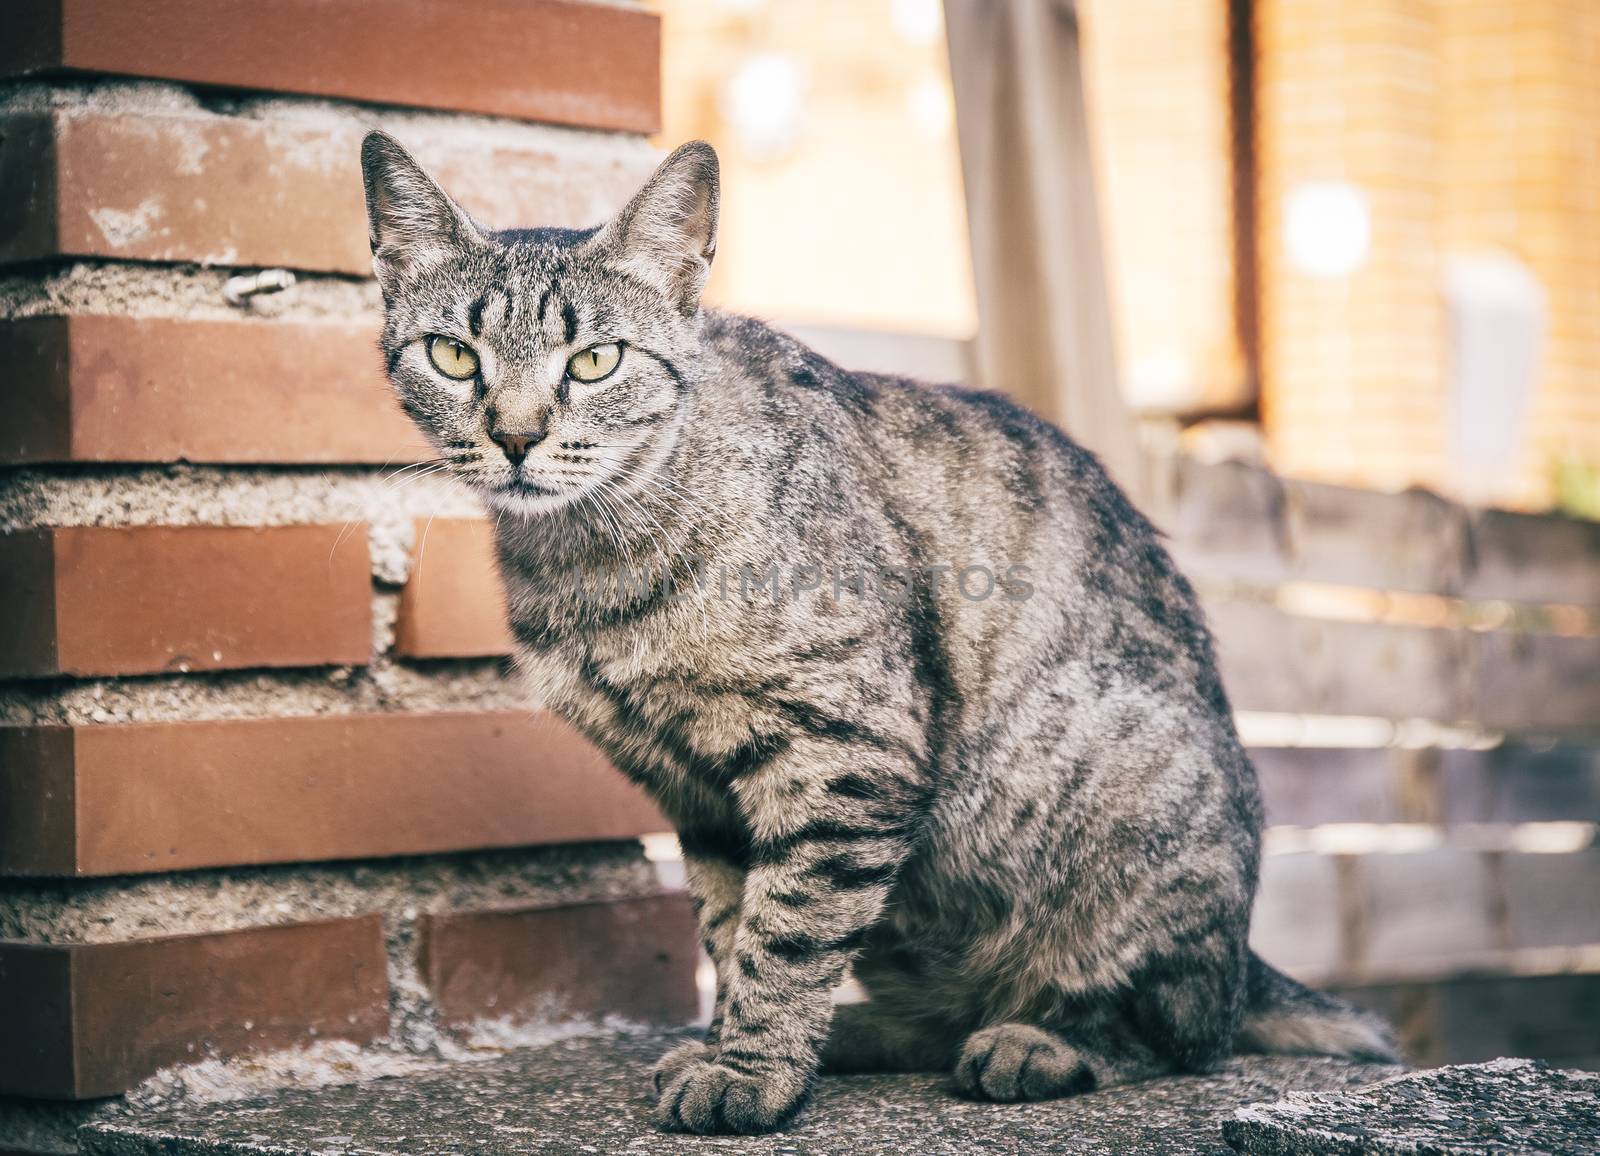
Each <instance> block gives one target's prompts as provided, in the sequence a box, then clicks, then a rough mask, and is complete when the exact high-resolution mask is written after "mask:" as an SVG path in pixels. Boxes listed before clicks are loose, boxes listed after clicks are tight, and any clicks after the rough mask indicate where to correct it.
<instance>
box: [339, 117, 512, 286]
mask: <svg viewBox="0 0 1600 1156" xmlns="http://www.w3.org/2000/svg"><path fill="white" fill-rule="evenodd" d="M361 175H362V178H363V181H364V182H365V184H366V189H367V237H368V240H369V241H370V242H371V243H372V271H373V272H374V273H375V274H376V275H377V278H378V282H379V284H380V285H382V286H383V288H384V292H385V294H387V293H388V291H389V287H390V285H391V283H392V282H393V280H394V279H395V278H396V277H399V276H404V274H405V273H406V272H407V271H408V270H410V269H414V268H416V267H417V266H419V265H423V264H426V263H429V262H438V261H444V260H448V259H450V257H451V256H452V255H454V254H459V253H460V252H461V251H462V250H464V249H469V248H475V247H478V246H481V245H483V244H484V237H483V233H482V231H480V230H479V228H478V226H477V225H476V224H474V223H473V221H472V218H471V217H469V216H467V214H466V213H464V212H463V211H462V210H461V208H460V207H459V206H458V205H457V204H456V203H455V202H454V201H452V200H451V199H450V198H449V196H448V195H446V193H445V191H444V190H443V189H441V188H440V187H439V185H438V182H436V181H435V180H434V179H433V178H432V177H430V176H429V175H428V174H427V173H426V172H424V171H423V168H422V166H421V165H419V164H417V162H416V161H415V160H413V159H412V158H411V154H410V153H408V152H406V150H405V149H404V148H402V147H401V146H400V142H399V141H397V140H395V139H394V137H392V136H390V135H388V134H387V133H382V132H370V133H368V134H367V138H366V140H364V141H362V142H361Z"/></svg>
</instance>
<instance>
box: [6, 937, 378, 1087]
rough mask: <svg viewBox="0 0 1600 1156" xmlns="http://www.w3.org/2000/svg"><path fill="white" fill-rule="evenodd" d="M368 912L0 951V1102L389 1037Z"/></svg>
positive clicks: (125, 1084)
mask: <svg viewBox="0 0 1600 1156" xmlns="http://www.w3.org/2000/svg"><path fill="white" fill-rule="evenodd" d="M388 994H389V991H388V981H387V977H386V967H385V958H384V946H383V926H382V921H381V919H380V918H379V917H378V916H377V915H366V916H361V917H359V918H355V919H333V920H327V921H322V922H317V923H295V924H288V925H286V926H280V927H257V928H249V929H247V930H243V931H227V932H218V933H213V934H207V935H177V936H165V937H161V938H157V939H140V940H128V941H124V942H120V943H92V944H63V945H39V944H24V943H0V1022H4V1023H5V1024H6V1029H7V1040H6V1046H5V1047H3V1048H0V1094H5V1095H20V1096H40V1097H48V1098H51V1099H72V1100H83V1099H91V1098H94V1097H97V1096H109V1095H114V1094H116V1093H118V1092H123V1091H126V1090H127V1089H129V1088H131V1087H132V1086H133V1085H134V1084H136V1083H138V1082H139V1081H140V1080H142V1079H145V1078H146V1077H148V1076H150V1075H152V1074H153V1073H155V1072H156V1071H158V1070H159V1069H161V1068H163V1067H167V1066H169V1065H171V1064H175V1063H182V1062H192V1061H194V1060H198V1059H203V1058H206V1057H208V1056H217V1057H222V1056H232V1055H239V1054H241V1053H247V1052H256V1051H266V1050H270V1049H273V1048H283V1047H289V1046H292V1045H295V1044H303V1043H309V1042H310V1041H311V1040H313V1039H342V1040H354V1041H356V1042H358V1043H367V1042H370V1041H372V1040H374V1039H376V1038H378V1037H379V1036H381V1035H383V1034H384V1033H385V1032H386V1031H387V1030H388V1021H389V1015H388Z"/></svg>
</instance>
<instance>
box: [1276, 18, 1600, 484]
mask: <svg viewBox="0 0 1600 1156" xmlns="http://www.w3.org/2000/svg"><path fill="white" fill-rule="evenodd" d="M1256 43H1257V53H1258V61H1259V65H1258V67H1259V70H1260V86H1259V89H1258V122H1257V131H1258V139H1259V149H1260V151H1259V160H1260V172H1261V186H1260V193H1261V195H1260V204H1261V208H1262V212H1261V218H1260V238H1261V253H1262V296H1261V314H1262V335H1263V337H1262V365H1263V390H1264V397H1263V413H1264V418H1265V426H1266V432H1267V437H1268V444H1269V450H1270V455H1271V459H1272V461H1273V463H1274V464H1275V465H1276V466H1277V467H1278V468H1280V469H1281V470H1283V471H1284V472H1287V473H1291V474H1296V475H1301V476H1306V477H1314V478H1320V479H1325V480H1329V481H1338V482H1346V483H1351V484H1356V485H1365V486H1375V487H1379V488H1398V487H1403V486H1407V485H1425V486H1430V487H1434V488H1439V489H1443V490H1446V491H1448V490H1449V489H1450V488H1451V485H1452V481H1453V479H1452V477H1451V471H1450V467H1449V462H1448V460H1447V454H1448V446H1447V441H1446V439H1447V429H1448V426H1447V415H1448V412H1449V410H1448V405H1449V399H1448V393H1447V391H1448V373H1449V366H1448V360H1447V358H1448V349H1447V319H1446V316H1445V311H1444V303H1443V296H1442V290H1443V285H1444V275H1445V270H1446V263H1447V261H1448V260H1449V259H1450V258H1451V257H1452V256H1454V255H1458V254H1469V253H1475V252H1481V251H1483V250H1485V249H1498V250H1501V251H1503V252H1505V253H1508V254H1509V255H1511V256H1513V257H1515V258H1517V259H1518V260H1520V261H1522V262H1523V263H1524V264H1526V265H1527V266H1528V267H1529V268H1530V269H1531V271H1532V272H1533V274H1534V276H1535V277H1536V278H1537V280H1538V281H1539V282H1540V284H1541V286H1542V288H1543V290H1544V292H1545V294H1546V296H1547V299H1548V305H1549V328H1548V332H1547V334H1546V340H1545V345H1544V348H1543V355H1542V360H1541V365H1540V372H1539V378H1538V385H1537V391H1536V394H1535V397H1534V399H1533V404H1532V406H1531V410H1530V416H1529V421H1528V428H1527V430H1526V433H1525V436H1524V438H1523V442H1522V452H1521V457H1520V461H1519V463H1518V465H1517V469H1516V474H1515V477H1514V478H1512V479H1510V480H1509V481H1508V482H1506V483H1504V484H1503V486H1502V487H1501V491H1500V492H1499V493H1497V494H1496V495H1495V500H1496V501H1501V502H1506V503H1510V504H1518V505H1536V506H1537V505H1544V504H1547V503H1548V502H1549V501H1550V500H1551V497H1552V489H1551V482H1552V476H1553V470H1554V467H1555V465H1556V463H1557V462H1558V461H1560V460H1563V459H1575V460H1582V461H1587V462H1588V463H1590V464H1591V465H1593V464H1594V463H1595V462H1597V461H1600V391H1597V390H1596V389H1595V386H1594V382H1595V378H1596V375H1600V229H1597V228H1596V225H1597V224H1600V221H1597V214H1600V159H1597V155H1596V153H1595V150H1594V147H1593V125H1594V123H1595V118H1596V115H1597V114H1600V9H1596V8H1595V6H1594V5H1592V4H1584V3H1574V2H1571V0H1519V2H1518V3H1516V4H1506V3H1502V2H1499V0H1355V2H1351V0H1258V3H1257V5H1256ZM1325 180H1340V181H1348V182H1351V183H1353V184H1355V185H1357V186H1359V187H1360V188H1361V189H1362V190H1363V191H1364V193H1365V195H1366V197H1367V201H1368V205H1369V207H1370V212H1371V222H1372V242H1371V252H1370V254H1369V256H1368V258H1367V260H1366V262H1365V263H1364V264H1363V265H1362V266H1361V267H1360V268H1359V269H1357V270H1356V271H1355V272H1354V273H1352V274H1350V275H1348V276H1343V277H1334V278H1326V279H1319V278H1315V277H1312V276H1309V275H1307V274H1306V273H1304V272H1301V271H1299V270H1297V269H1296V268H1295V267H1294V266H1293V264H1292V263H1291V261H1290V260H1289V258H1288V254H1287V253H1286V251H1285V242H1284V229H1283V225H1284V221H1283V214H1284V211H1285V204H1286V200H1287V198H1288V196H1289V195H1290V193H1291V192H1292V190H1293V189H1294V188H1295V187H1296V186H1298V185H1300V184H1302V183H1304V182H1308V181H1325Z"/></svg>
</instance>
